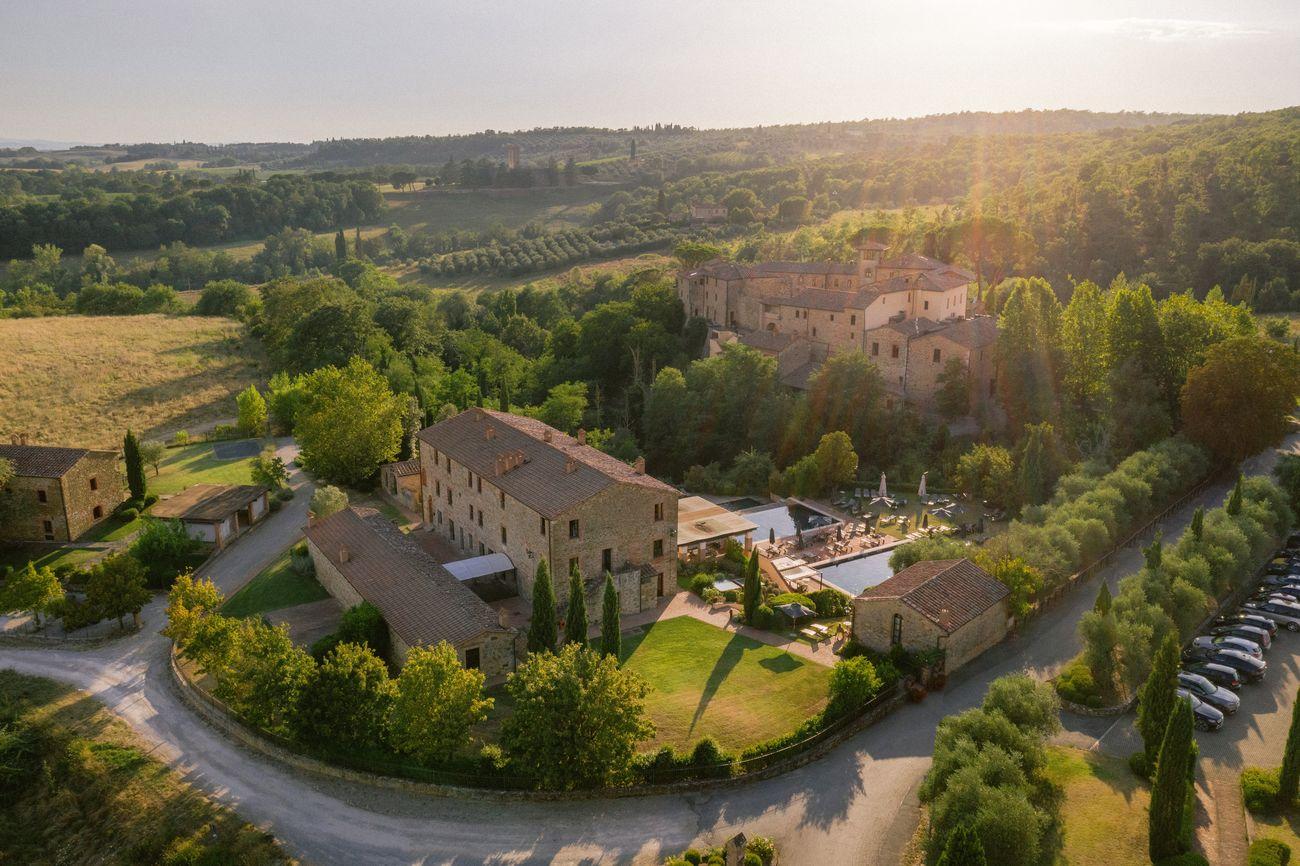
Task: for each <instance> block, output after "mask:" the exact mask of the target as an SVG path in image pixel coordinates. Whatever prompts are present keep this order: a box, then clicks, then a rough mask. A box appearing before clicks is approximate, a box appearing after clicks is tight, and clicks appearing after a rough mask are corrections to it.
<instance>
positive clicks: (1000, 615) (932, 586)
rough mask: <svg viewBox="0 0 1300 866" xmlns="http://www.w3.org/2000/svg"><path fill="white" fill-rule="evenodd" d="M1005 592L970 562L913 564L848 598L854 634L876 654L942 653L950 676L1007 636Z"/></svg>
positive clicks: (995, 581) (1008, 624)
mask: <svg viewBox="0 0 1300 866" xmlns="http://www.w3.org/2000/svg"><path fill="white" fill-rule="evenodd" d="M1009 594H1010V593H1009V592H1008V590H1007V588H1006V587H1005V586H1003V585H1002V584H1001V583H1000V582H999V581H998V580H996V579H995V578H994V577H993V576H992V575H990V574H989V573H988V572H986V571H985V570H984V569H982V568H980V567H979V566H977V565H976V564H975V563H973V562H971V561H970V560H969V559H940V560H931V561H928V562H918V563H916V564H915V565H913V566H911V567H910V568H905V569H903V570H902V571H900V572H899V573H898V574H896V575H894V576H893V577H891V578H889V580H886V581H885V582H884V583H881V584H878V585H877V586H872V587H868V588H867V589H865V590H863V591H862V592H861V593H860V594H859V595H858V597H857V598H855V599H853V624H852V625H853V636H854V637H855V638H857V639H858V640H859V641H860V642H862V643H863V644H865V645H866V646H869V647H871V648H872V649H874V650H879V651H880V652H888V651H889V650H890V648H891V647H894V646H901V647H903V648H904V649H907V650H913V651H915V650H928V649H935V648H938V649H942V650H944V651H945V652H944V666H945V669H946V670H947V671H948V672H950V673H951V672H952V671H955V670H957V669H958V668H960V667H961V666H962V665H964V664H966V663H967V662H969V661H970V660H971V659H973V658H975V657H976V656H978V655H979V654H980V653H982V652H984V651H985V650H987V649H988V648H989V647H991V646H993V645H995V644H997V643H998V642H999V641H1001V640H1002V639H1003V638H1004V637H1006V634H1007V630H1008V628H1009V627H1010V623H1011V612H1010V609H1009V606H1008V601H1007V597H1008V595H1009Z"/></svg>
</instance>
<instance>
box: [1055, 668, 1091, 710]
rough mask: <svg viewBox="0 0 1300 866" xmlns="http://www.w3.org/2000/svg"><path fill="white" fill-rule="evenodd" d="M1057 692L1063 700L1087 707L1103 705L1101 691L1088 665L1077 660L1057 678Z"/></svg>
mask: <svg viewBox="0 0 1300 866" xmlns="http://www.w3.org/2000/svg"><path fill="white" fill-rule="evenodd" d="M1056 691H1057V694H1059V695H1060V696H1061V697H1062V698H1064V699H1065V700H1067V701H1069V702H1070V703H1073V704H1080V705H1082V706H1085V707H1094V708H1096V707H1100V706H1101V705H1102V698H1101V690H1100V689H1099V688H1098V687H1097V681H1096V679H1094V678H1093V675H1092V671H1091V670H1089V669H1088V665H1087V663H1086V662H1085V661H1084V660H1083V659H1081V658H1076V659H1075V660H1074V661H1072V662H1070V664H1068V665H1067V666H1066V668H1065V670H1063V671H1061V673H1060V674H1058V675H1057V677H1056Z"/></svg>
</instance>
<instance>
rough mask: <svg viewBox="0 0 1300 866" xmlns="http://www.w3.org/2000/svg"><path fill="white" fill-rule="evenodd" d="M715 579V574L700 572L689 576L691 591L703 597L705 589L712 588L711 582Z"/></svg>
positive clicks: (716, 577)
mask: <svg viewBox="0 0 1300 866" xmlns="http://www.w3.org/2000/svg"><path fill="white" fill-rule="evenodd" d="M717 579H718V576H717V575H716V574H712V573H711V572H707V571H706V572H701V573H699V574H697V575H695V576H694V577H692V578H691V592H693V593H695V594H696V595H698V596H700V597H701V598H703V597H704V593H705V592H706V591H707V590H710V589H713V582H714V581H716V580H717Z"/></svg>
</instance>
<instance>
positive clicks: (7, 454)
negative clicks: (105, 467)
mask: <svg viewBox="0 0 1300 866" xmlns="http://www.w3.org/2000/svg"><path fill="white" fill-rule="evenodd" d="M89 453H90V451H89V450H88V449H86V448H57V447H54V446H51V445H0V460H8V461H9V462H10V463H11V464H13V467H14V474H15V475H26V476H29V477H33V478H62V477H63V476H64V475H65V474H66V473H67V472H68V470H69V469H71V468H72V467H73V466H76V465H77V461H78V460H80V459H81V458H82V457H85V456H86V455H87V454H89ZM104 453H108V452H104Z"/></svg>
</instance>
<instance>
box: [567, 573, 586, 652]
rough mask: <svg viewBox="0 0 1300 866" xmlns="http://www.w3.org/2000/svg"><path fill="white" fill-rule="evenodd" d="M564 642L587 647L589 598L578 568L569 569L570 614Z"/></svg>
mask: <svg viewBox="0 0 1300 866" xmlns="http://www.w3.org/2000/svg"><path fill="white" fill-rule="evenodd" d="M564 642H565V643H576V644H580V645H582V646H586V645H587V597H586V590H585V589H583V586H582V575H581V574H579V573H578V568H577V566H574V567H573V568H571V569H569V613H568V615H567V616H565V618H564Z"/></svg>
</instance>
